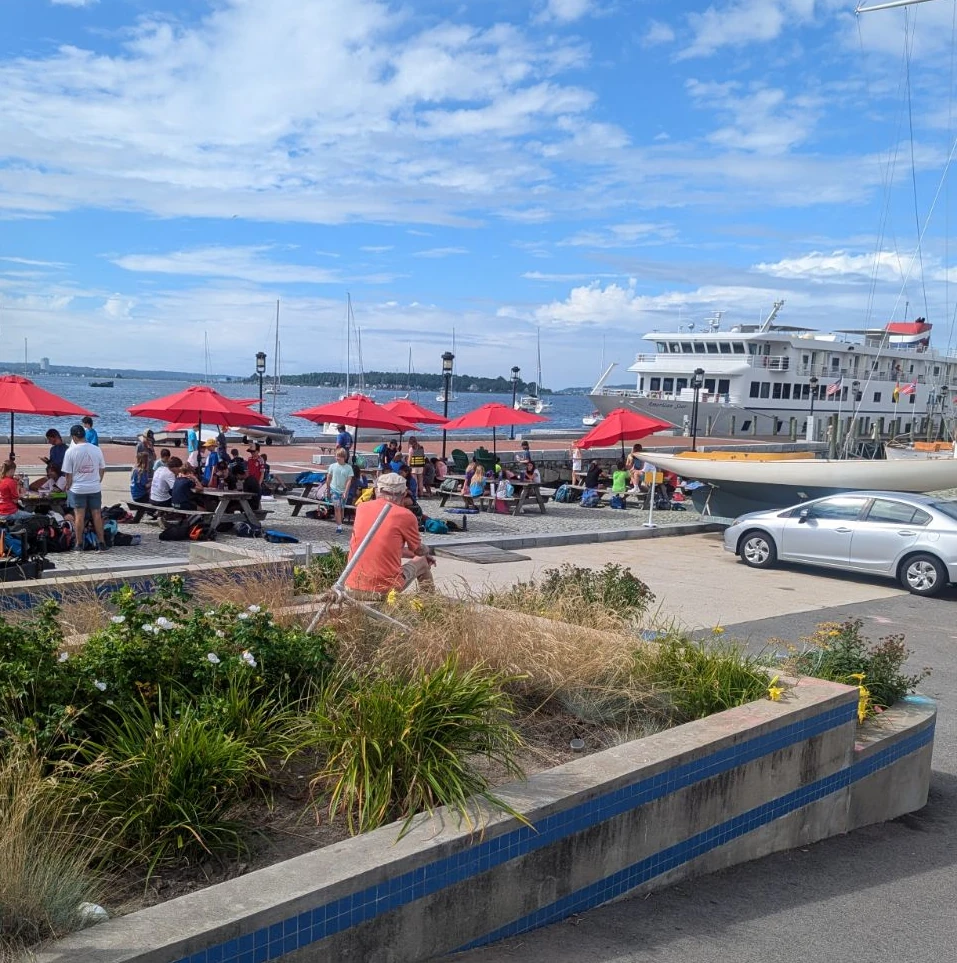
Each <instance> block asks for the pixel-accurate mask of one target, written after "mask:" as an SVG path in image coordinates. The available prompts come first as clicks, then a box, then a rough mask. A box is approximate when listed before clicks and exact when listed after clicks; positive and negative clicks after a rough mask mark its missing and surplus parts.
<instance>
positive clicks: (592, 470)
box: [585, 461, 602, 488]
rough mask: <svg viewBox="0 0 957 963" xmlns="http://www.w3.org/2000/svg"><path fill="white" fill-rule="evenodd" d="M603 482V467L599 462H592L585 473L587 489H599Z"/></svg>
mask: <svg viewBox="0 0 957 963" xmlns="http://www.w3.org/2000/svg"><path fill="white" fill-rule="evenodd" d="M601 481H602V474H601V465H600V464H599V463H598V462H597V461H592V463H591V464H590V465H589V466H588V471H587V472H585V487H586V488H598V486H599V485H600V484H601Z"/></svg>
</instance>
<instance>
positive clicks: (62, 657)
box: [56, 652, 70, 662]
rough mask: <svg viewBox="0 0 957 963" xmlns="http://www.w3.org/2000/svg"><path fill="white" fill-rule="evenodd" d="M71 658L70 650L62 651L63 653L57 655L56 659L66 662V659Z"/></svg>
mask: <svg viewBox="0 0 957 963" xmlns="http://www.w3.org/2000/svg"><path fill="white" fill-rule="evenodd" d="M69 658H70V653H69V652H61V653H60V654H59V655H58V656H57V659H56V660H57V662H66V660H67V659H69Z"/></svg>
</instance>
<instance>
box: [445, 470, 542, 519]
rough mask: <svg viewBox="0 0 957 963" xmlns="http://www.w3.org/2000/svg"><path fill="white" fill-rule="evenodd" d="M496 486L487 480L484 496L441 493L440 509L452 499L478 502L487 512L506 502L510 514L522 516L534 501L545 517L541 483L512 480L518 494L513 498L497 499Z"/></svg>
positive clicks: (457, 491) (511, 482)
mask: <svg viewBox="0 0 957 963" xmlns="http://www.w3.org/2000/svg"><path fill="white" fill-rule="evenodd" d="M449 477H451V476H449ZM463 480H464V476H463ZM496 484H497V483H496V482H495V481H494V479H487V480H486V481H485V486H486V490H485V493H484V494H482V495H463V494H462V492H461V491H460V490H458V489H457V490H456V491H453V492H443V491H439V492H438V496H439V508H445V503H446V502H447V501H448V500H449V499H450V498H461V499H462V500H463V501H464V502H466V504H467V503H468V502H469V501H472V502H476V501H477V502H479V504H480V505H481V507H482V508H484V509H486V511H492V510H494V508H495V503H496V501H500V502H505V503H506V504H507V505H508V506H509V508H510V514H512V515H521V514H522V511H523V510H524V508H525V505H526V504H527V503H528V501H529V499H532V500H534V502H535V503H536V504H537V505H538V510H539V511H540V512H541V513H542V514H543V515H544V514H545V513H546V510H545V496H544V495H543V494H542V483H541V482H533V481H522V480H520V479H515V480H510V484H511V486H512V488H513V489H514V490H515V492H516V494H515V495H513V496H512V497H511V498H497V497H496V495H495V487H494V486H495V485H496ZM490 485H491V486H492V490H491V491H489V490H488V486H490Z"/></svg>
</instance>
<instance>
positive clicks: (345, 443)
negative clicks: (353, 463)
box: [336, 425, 352, 460]
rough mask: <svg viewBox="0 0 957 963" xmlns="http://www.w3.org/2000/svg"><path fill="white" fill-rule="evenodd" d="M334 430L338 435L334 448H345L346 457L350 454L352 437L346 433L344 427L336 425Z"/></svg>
mask: <svg viewBox="0 0 957 963" xmlns="http://www.w3.org/2000/svg"><path fill="white" fill-rule="evenodd" d="M336 428H337V430H338V431H339V434H338V435H336V448H337V449H338V448H345V450H346V455H347V456H348V455H349V454H351V453H352V435H351V434H350V433H349V432H348V431H346V426H345V425H336ZM347 460H348V458H347Z"/></svg>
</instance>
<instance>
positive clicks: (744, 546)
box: [738, 530, 778, 568]
mask: <svg viewBox="0 0 957 963" xmlns="http://www.w3.org/2000/svg"><path fill="white" fill-rule="evenodd" d="M738 554H739V555H740V556H741V561H742V562H744V564H745V565H750V566H751V568H770V567H771V566H772V565H774V563H775V562H776V561H777V560H778V550H777V548H776V547H775V545H774V539H773V538H771V536H770V535H768V534H767V533H766V532H759V531H757V530H755V531H752V532H745V533H744V535H742V536H741V541H740V542H738Z"/></svg>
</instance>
